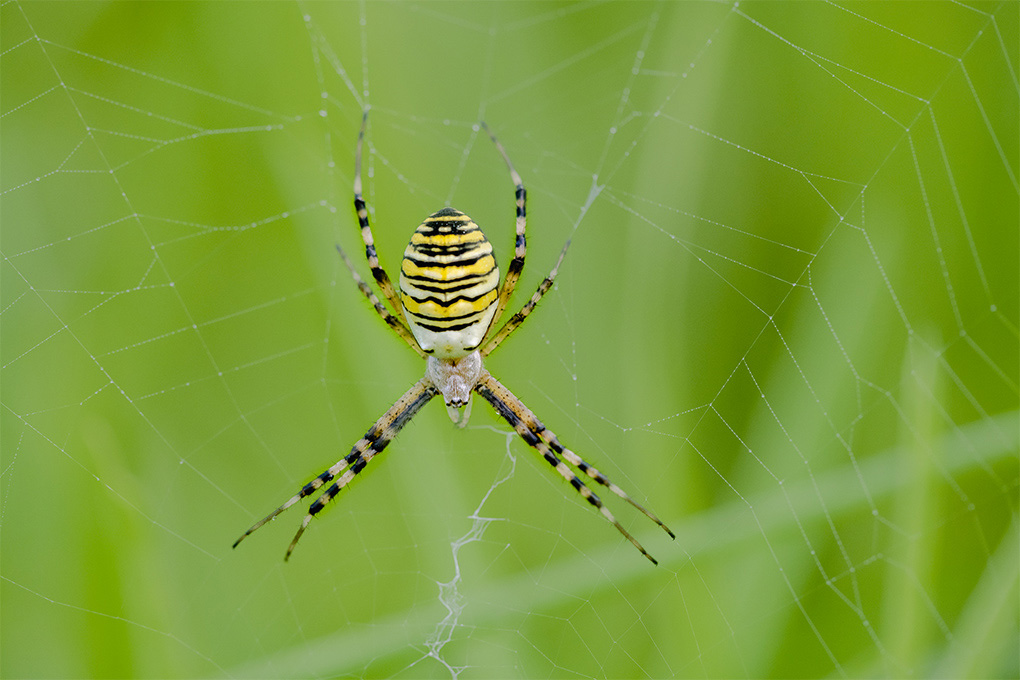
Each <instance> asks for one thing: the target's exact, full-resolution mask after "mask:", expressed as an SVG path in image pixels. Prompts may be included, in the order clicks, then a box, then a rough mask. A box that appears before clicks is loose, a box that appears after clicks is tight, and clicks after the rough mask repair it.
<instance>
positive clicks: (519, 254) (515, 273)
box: [482, 121, 528, 332]
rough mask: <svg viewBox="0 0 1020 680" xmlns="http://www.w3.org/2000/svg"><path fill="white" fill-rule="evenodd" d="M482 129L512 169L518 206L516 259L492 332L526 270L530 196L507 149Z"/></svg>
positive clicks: (502, 291)
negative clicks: (525, 232)
mask: <svg viewBox="0 0 1020 680" xmlns="http://www.w3.org/2000/svg"><path fill="white" fill-rule="evenodd" d="M482 127H483V128H485V131H486V132H488V133H489V138H490V139H492V143H493V144H495V145H496V149H497V150H498V151H499V154H500V155H501V156H503V160H504V161H506V167H507V168H509V169H510V179H511V180H513V183H514V201H515V203H516V206H517V236H516V239H515V241H514V257H513V259H512V260H510V264H509V265H507V269H506V276H505V277H504V278H503V287H502V288H501V289H500V291H499V299H498V300H497V301H496V312H495V314H493V315H492V321H490V322H489V329H488V330H492V329H493V328H495V326H496V324H497V323H498V322H499V317H500V316H502V315H503V310H504V309H506V304H507V302H509V301H510V296H511V295H512V294H513V292H514V287H516V286H517V280H518V279H519V278H521V272H522V271H523V270H524V256H525V255H526V254H527V251H528V240H527V238H526V237H525V236H524V229H525V227H526V226H527V210H526V204H527V200H528V196H527V192H526V191H525V190H524V182H523V181H522V180H521V176H520V175H519V174H517V171H516V170H514V164H513V163H511V162H510V156H508V155H507V153H506V149H504V148H503V145H502V144H500V143H499V140H498V139H496V135H494V134H493V133H492V130H490V129H489V126H488V125H486V124H485V122H484V121H483V122H482ZM487 332H488V331H487Z"/></svg>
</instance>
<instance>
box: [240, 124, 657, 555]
mask: <svg viewBox="0 0 1020 680" xmlns="http://www.w3.org/2000/svg"><path fill="white" fill-rule="evenodd" d="M367 124H368V110H367V109H366V110H365V111H364V114H363V115H362V119H361V131H360V132H359V133H358V143H357V150H356V152H355V156H354V209H355V211H356V212H357V215H358V224H359V225H360V227H361V238H362V240H363V241H364V244H365V257H366V259H367V260H368V266H369V267H370V268H371V270H372V275H373V276H374V277H375V280H376V283H377V284H378V285H379V288H380V290H381V291H382V293H383V295H384V296H385V297H386V300H387V301H388V302H389V304H390V306H391V307H392V309H393V312H395V313H390V311H389V310H387V309H386V307H385V306H383V305H382V303H380V301H379V298H378V297H377V296H376V294H375V293H374V292H373V290H372V289H371V288H370V287H369V286H368V284H366V283H365V281H364V279H362V278H361V276H359V275H358V272H357V270H356V269H355V268H354V265H353V264H352V263H351V261H350V259H349V258H348V257H347V255H346V254H345V253H344V251H343V250H342V249H341V248H340V246H339V245H338V246H337V251H338V252H339V253H340V257H341V258H342V259H343V261H344V264H345V265H347V268H348V269H349V270H350V273H351V276H352V277H353V278H354V282H355V283H356V284H357V286H358V288H359V289H360V290H361V292H362V294H363V295H364V296H365V297H366V298H367V299H368V301H369V302H370V303H371V304H372V306H373V307H374V308H375V311H376V312H377V313H378V314H379V316H380V317H382V319H383V321H385V322H386V324H387V325H388V326H389V327H390V328H392V329H393V330H394V331H395V332H396V334H397V335H399V336H400V337H401V338H402V339H403V340H404V341H405V342H406V343H407V344H408V345H409V346H410V347H411V349H413V350H414V351H415V352H417V353H418V355H419V356H421V357H422V358H423V359H425V377H423V378H422V379H421V380H419V381H418V382H417V383H415V384H414V386H413V387H411V389H409V390H408V391H407V392H405V393H404V395H403V396H402V397H400V399H398V400H397V403H395V404H394V405H393V406H392V407H391V408H390V410H388V411H387V412H386V413H384V414H383V416H382V417H381V418H379V420H377V421H376V422H375V424H374V425H372V427H371V429H369V431H368V432H366V433H365V436H364V437H362V438H361V439H360V440H358V442H357V443H356V444H355V445H354V446H353V447H352V448H351V452H350V453H349V454H347V455H346V456H344V457H343V458H341V459H340V460H338V461H337V462H336V463H334V464H333V465H332V466H330V467H329V469H328V470H326V471H324V472H323V473H322V474H320V475H318V476H317V477H315V478H314V479H312V481H310V482H308V483H307V484H305V485H304V486H303V487H302V488H301V490H300V491H299V492H298V493H296V494H295V495H294V496H292V497H291V498H290V499H288V500H287V502H285V503H284V504H283V505H281V506H280V507H279V508H277V509H276V510H274V511H273V512H271V513H269V515H267V516H266V517H264V518H263V519H261V520H259V521H258V522H256V523H255V524H254V525H253V526H252V527H251V528H250V529H248V530H247V531H245V532H244V534H242V535H241V537H240V538H238V539H237V541H235V542H234V547H235V548H236V547H237V545H238V544H239V543H240V542H241V541H243V540H244V539H245V538H247V537H248V535H249V534H251V533H252V532H254V531H255V530H256V529H258V528H259V527H261V526H263V525H264V524H266V523H267V522H269V521H270V520H272V519H274V518H275V517H276V516H277V515H279V514H280V513H281V512H283V511H284V510H286V509H287V508H289V507H290V506H292V505H294V504H295V503H297V502H298V501H300V500H301V499H302V498H305V497H306V496H310V495H312V494H313V493H315V492H316V491H317V490H318V489H320V488H321V487H323V486H324V485H326V484H328V483H329V482H332V484H331V485H330V486H329V488H327V489H326V491H325V492H323V493H322V495H320V496H319V497H318V498H317V499H316V500H315V501H314V502H313V503H312V504H311V506H310V507H309V508H308V513H307V514H306V515H305V517H304V520H303V521H302V522H301V526H300V527H299V528H298V530H297V534H295V536H294V540H292V541H291V543H290V546H289V547H288V548H287V554H286V556H285V557H284V560H288V559H289V558H290V555H291V553H292V552H293V551H294V547H295V546H296V545H297V542H298V540H299V539H300V538H301V535H302V534H303V533H304V532H305V529H307V528H308V524H309V523H310V522H311V521H312V518H313V517H315V515H317V514H318V513H319V512H320V511H321V510H322V509H323V508H324V507H326V504H327V503H329V502H330V501H331V500H333V498H334V497H335V496H336V495H337V494H338V493H340V490H341V489H343V488H344V487H345V486H347V485H348V484H349V483H350V482H351V480H352V479H354V477H355V475H357V474H358V473H359V472H361V471H362V470H364V469H365V466H366V465H368V463H369V461H371V460H372V459H373V458H374V457H375V456H376V455H378V454H379V453H381V452H382V451H383V449H385V448H386V446H387V445H388V444H389V443H390V442H391V441H393V439H394V437H396V436H397V433H398V432H400V430H401V428H403V427H404V426H405V425H406V424H407V423H408V422H410V420H411V418H413V417H414V416H415V414H417V413H418V411H419V410H421V408H422V407H423V406H425V404H427V403H428V402H429V400H431V399H432V398H433V397H435V396H437V395H440V394H441V395H443V399H444V401H445V402H446V409H447V412H448V413H449V416H450V419H451V420H452V421H453V422H454V424H456V425H457V426H458V427H464V426H465V425H466V424H467V421H468V417H469V416H470V412H471V396H472V395H471V393H472V392H477V393H478V394H479V395H480V396H481V397H482V398H483V399H485V400H486V401H487V402H489V403H490V404H492V407H493V408H494V409H495V410H496V412H497V413H498V414H499V415H500V416H502V417H503V418H504V419H505V420H506V421H507V422H508V423H509V424H510V426H511V427H513V429H514V430H515V431H516V432H517V434H518V435H520V437H521V438H522V439H523V440H524V441H525V442H527V444H528V445H529V446H531V447H533V448H535V449H536V450H537V451H538V452H539V453H540V454H542V457H543V458H544V459H545V461H546V462H547V463H549V465H551V466H552V467H553V468H554V469H555V470H556V472H558V473H559V474H560V475H561V476H562V477H563V478H564V479H566V480H567V481H568V482H569V483H570V485H571V486H573V487H574V489H576V490H577V492H578V493H580V494H581V496H582V497H583V498H584V499H585V500H586V501H588V502H589V503H590V504H591V505H593V506H594V507H595V508H596V509H598V511H599V512H600V513H602V516H603V517H605V518H606V519H607V520H608V521H609V522H610V523H611V524H612V525H613V526H614V527H616V529H617V530H618V531H619V532H620V533H621V534H623V535H624V536H625V537H626V538H627V540H629V541H630V542H631V543H633V544H634V546H635V547H636V548H637V549H638V550H640V551H641V554H642V555H644V556H645V557H647V558H648V559H649V560H651V561H652V563H653V564H658V562H657V561H656V559H655V558H654V557H652V556H651V555H649V554H648V552H647V551H646V550H645V549H644V548H643V547H642V546H641V544H640V543H638V541H637V539H635V538H634V537H633V536H631V535H630V533H628V532H627V530H626V529H624V528H623V526H622V525H621V524H620V523H619V522H618V521H616V518H615V517H613V514H612V513H611V512H610V511H609V509H608V508H606V507H605V506H604V505H603V503H602V500H601V499H599V497H598V496H596V495H595V494H594V493H592V491H591V489H589V488H588V487H587V486H586V485H585V483H584V482H582V481H581V480H580V479H579V478H578V476H577V475H576V474H574V472H573V471H572V470H571V468H570V467H568V465H567V463H569V464H570V465H573V466H574V467H575V468H577V469H578V470H579V471H580V472H581V473H582V474H584V475H587V476H588V477H589V478H590V479H592V480H594V481H595V482H597V483H599V484H601V485H602V486H605V487H607V488H608V489H609V490H610V491H612V492H613V493H614V494H616V495H617V496H619V497H620V498H623V499H624V500H625V501H627V502H628V503H630V504H631V505H633V506H634V507H635V508H637V509H638V510H640V511H641V512H642V513H644V514H645V515H646V516H647V517H648V518H649V519H651V520H652V521H653V522H655V523H656V524H658V525H659V526H660V527H662V528H663V529H664V530H665V531H666V533H668V534H669V536H670V538H675V536H674V534H673V532H672V531H670V530H669V528H668V527H667V526H666V525H665V524H663V523H662V522H661V521H660V520H659V518H658V517H656V516H655V515H654V514H652V513H651V512H649V511H648V510H646V509H645V508H643V507H642V506H641V505H640V504H638V503H637V502H636V501H635V500H634V499H632V498H631V497H630V496H628V495H627V493H626V492H624V491H623V489H621V488H620V487H618V486H617V485H616V484H613V483H612V482H611V481H609V480H608V479H607V478H606V476H605V475H603V474H602V473H601V472H599V471H598V470H596V469H595V468H594V467H592V466H591V465H589V464H588V463H586V462H585V461H584V460H582V458H581V457H580V456H578V455H577V454H576V453H574V452H573V451H571V450H570V449H568V448H566V447H564V446H563V445H562V444H560V441H559V440H558V439H557V438H556V435H554V434H553V433H552V431H550V430H549V429H547V428H546V427H545V426H544V425H543V424H542V423H541V421H539V419H538V418H537V417H535V414H534V413H532V412H531V410H530V409H529V408H528V407H527V406H525V405H524V404H523V403H522V402H521V400H520V399H518V398H517V397H515V396H514V395H513V394H512V393H511V392H510V390H508V389H507V388H506V387H504V386H503V385H502V383H500V382H499V381H498V380H496V379H495V378H494V377H492V375H490V374H489V372H488V371H487V370H485V368H484V367H483V365H482V359H483V358H484V357H486V356H488V355H489V354H490V353H492V351H493V350H494V349H496V347H498V346H499V344H500V343H501V342H503V341H504V340H506V338H507V336H509V335H510V334H511V333H513V332H514V331H515V330H516V329H517V328H518V327H519V326H520V325H521V323H523V322H524V320H525V319H526V318H528V315H529V314H531V312H532V311H533V310H534V309H535V305H536V304H538V301H539V300H540V299H541V298H542V296H543V295H545V293H546V292H547V291H548V290H549V288H550V287H551V286H552V283H553V279H554V278H555V277H556V272H557V271H558V270H559V267H560V264H561V263H562V262H563V257H564V255H566V252H567V248H568V247H569V246H570V241H569V240H568V241H567V243H566V245H564V246H563V250H562V251H561V252H560V255H559V259H558V260H557V261H556V265H555V266H554V267H553V268H552V271H551V272H550V273H549V275H548V276H547V277H545V279H544V280H543V281H542V283H541V284H539V286H538V290H537V291H535V293H534V295H532V296H531V299H530V300H529V301H528V302H527V303H526V304H525V305H524V306H523V307H522V308H521V310H520V311H518V312H517V313H516V314H514V315H513V316H512V317H510V319H509V320H508V321H507V322H506V323H505V324H503V326H502V327H500V328H499V330H495V329H496V328H497V324H498V322H499V319H500V317H501V316H502V314H503V311H504V310H505V308H506V304H507V302H508V301H509V299H510V295H511V294H512V293H513V291H514V287H515V286H516V285H517V280H518V279H519V278H520V276H521V270H522V269H523V268H524V255H525V252H526V249H527V248H526V240H525V237H524V229H525V224H526V219H525V202H526V194H525V191H524V183H523V182H522V181H521V176H520V175H519V174H518V173H517V171H516V170H515V169H514V166H513V163H511V162H510V157H509V156H508V155H507V153H506V150H505V149H504V148H503V145H502V144H500V143H499V140H498V139H496V136H495V135H494V134H493V133H492V131H491V130H489V128H488V126H487V125H485V123H484V122H483V123H482V127H483V128H484V129H485V131H486V132H487V133H488V134H489V137H490V138H491V139H492V142H493V144H494V145H495V146H496V149H497V150H498V151H499V153H500V155H501V156H502V157H503V160H504V161H505V162H506V165H507V168H508V169H509V170H510V177H511V179H512V180H513V183H514V195H515V202H516V206H517V221H516V226H517V238H516V242H515V247H514V256H513V259H512V260H510V266H509V267H508V268H507V273H506V277H505V278H504V279H503V285H502V287H500V286H499V268H498V267H497V266H496V261H495V257H494V254H493V252H492V244H490V243H489V241H488V239H487V238H486V237H485V235H484V234H483V233H482V231H481V229H479V228H478V225H477V224H475V223H474V222H473V221H471V219H470V218H469V217H468V216H467V215H465V214H464V213H462V212H460V211H458V210H454V209H453V208H443V209H442V210H440V211H438V212H435V213H433V214H431V215H429V216H428V217H427V218H425V221H424V222H422V223H421V224H420V225H419V226H418V228H417V229H416V230H415V232H414V234H412V235H411V242H410V243H409V244H408V246H407V249H406V250H405V251H404V260H403V262H402V264H401V267H400V279H399V281H400V284H399V286H400V287H399V294H398V292H397V290H396V289H394V287H393V284H392V283H391V282H390V278H389V276H387V274H386V270H384V269H383V268H382V266H381V265H380V264H379V257H378V255H377V254H376V250H375V245H374V239H373V238H372V229H371V227H370V226H369V222H368V210H367V208H366V207H365V199H364V198H363V197H362V193H361V155H362V147H363V145H364V141H365V129H366V126H367ZM564 461H566V462H564Z"/></svg>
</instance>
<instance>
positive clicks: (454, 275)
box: [400, 208, 499, 359]
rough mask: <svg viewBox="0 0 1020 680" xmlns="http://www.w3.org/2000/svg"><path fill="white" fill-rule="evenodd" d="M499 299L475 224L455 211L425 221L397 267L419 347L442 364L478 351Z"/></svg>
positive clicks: (487, 247)
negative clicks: (443, 360)
mask: <svg viewBox="0 0 1020 680" xmlns="http://www.w3.org/2000/svg"><path fill="white" fill-rule="evenodd" d="M498 296H499V267H497V266H496V258H495V256H494V255H493V252H492V244H491V243H489V239H487V238H485V234H483V233H482V230H481V229H479V228H478V225H477V224H475V223H474V222H473V221H471V218H470V217H468V216H467V215H465V214H464V213H462V212H460V211H459V210H454V209H453V208H443V209H442V210H440V211H439V212H436V213H433V214H432V215H429V216H428V217H427V218H425V221H424V222H422V223H421V225H419V227H418V228H417V229H416V230H415V232H414V234H413V235H412V236H411V242H410V243H408V244H407V249H406V250H405V251H404V261H403V263H401V266H400V302H401V304H402V305H403V307H404V316H405V317H407V324H408V326H410V328H411V332H412V333H413V334H414V338H415V340H417V341H418V344H419V345H420V346H421V348H422V349H423V350H425V351H426V352H428V353H430V354H432V355H433V356H435V357H437V358H440V359H457V358H460V357H462V356H465V355H467V354H470V353H471V352H473V351H475V350H476V349H478V346H479V345H480V344H481V342H482V340H483V339H484V337H485V331H486V330H487V329H488V328H489V322H490V321H492V315H493V313H494V312H495V311H496V299H497V298H498Z"/></svg>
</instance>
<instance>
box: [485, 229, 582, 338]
mask: <svg viewBox="0 0 1020 680" xmlns="http://www.w3.org/2000/svg"><path fill="white" fill-rule="evenodd" d="M569 247H570V241H569V240H568V241H567V242H566V243H565V244H564V245H563V250H561V251H560V256H559V259H557V260H556V264H555V265H553V268H552V271H551V272H549V276H547V277H545V278H544V279H542V283H540V284H538V290H536V291H535V293H534V295H532V296H531V299H530V300H528V301H527V303H525V305H524V306H523V307H521V311H519V312H517V313H516V314H514V315H513V316H512V317H510V319H509V320H508V321H507V322H506V323H505V324H503V327H502V328H500V329H499V331H498V332H497V333H496V334H495V335H493V336H492V337H491V338H489V341H488V342H487V343H486V344H485V346H484V347H482V350H481V351H482V356H483V357H487V356H489V354H491V353H492V350H494V349H496V348H497V347H498V346H499V343H501V342H503V341H504V340H506V338H507V336H508V335H510V334H511V333H513V332H514V331H515V330H517V327H518V326H520V325H521V324H522V323H524V320H525V319H527V318H528V315H529V314H531V312H532V311H533V310H534V309H535V305H537V304H538V301H539V300H541V299H542V296H543V295H545V294H546V293H547V292H548V291H549V289H550V288H552V284H553V280H554V279H555V278H556V274H557V273H558V272H559V270H560V264H561V263H562V262H563V258H564V257H565V256H566V254H567V248H569Z"/></svg>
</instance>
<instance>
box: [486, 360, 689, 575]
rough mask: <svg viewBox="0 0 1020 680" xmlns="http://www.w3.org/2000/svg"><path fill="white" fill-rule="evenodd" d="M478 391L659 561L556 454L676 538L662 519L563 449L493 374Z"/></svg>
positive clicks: (631, 540) (606, 515)
mask: <svg viewBox="0 0 1020 680" xmlns="http://www.w3.org/2000/svg"><path fill="white" fill-rule="evenodd" d="M475 391H476V392H478V394H480V395H481V396H482V397H483V398H485V400H486V401H488V402H489V403H490V404H492V406H493V408H495V409H496V412H497V413H499V415H501V416H503V418H504V419H506V421H507V422H508V423H510V425H511V427H513V428H514V430H515V431H516V432H517V434H519V435H520V436H521V439H523V440H524V441H525V442H527V444H528V445H529V446H531V447H533V448H535V449H536V450H538V452H539V453H541V454H542V457H543V458H545V460H546V462H548V463H549V464H550V465H552V466H553V468H555V470H556V471H557V472H558V473H560V475H561V476H562V477H563V478H564V479H566V480H567V481H568V482H570V485H571V486H573V487H574V488H575V489H576V490H577V492H578V493H580V494H581V496H582V497H583V498H584V499H585V500H587V501H588V502H589V503H591V504H592V505H593V506H595V508H596V509H598V511H599V512H600V513H601V514H602V516H603V517H605V518H606V519H607V520H608V521H609V522H610V524H612V525H613V526H614V527H616V529H617V531H619V532H620V533H621V534H623V535H624V537H626V538H627V540H629V541H630V542H631V543H633V544H634V547H636V548H637V549H638V550H639V551H640V552H641V554H642V555H644V556H645V557H647V558H648V559H649V560H650V561H651V562H652V564H658V561H657V560H656V559H655V558H654V557H652V556H651V555H649V554H648V551H646V550H645V549H644V547H642V545H641V544H640V543H638V541H637V539H636V538H634V537H633V536H631V535H630V533H628V531H627V530H626V529H624V528H623V526H622V525H621V524H620V523H619V522H618V521H616V518H615V517H613V514H612V513H611V512H610V511H609V509H608V508H606V507H605V505H603V503H602V500H601V499H600V498H599V497H598V496H596V495H595V494H594V493H592V491H591V489H589V488H588V487H587V486H585V484H584V482H582V481H581V480H580V479H579V478H578V477H577V475H575V474H574V473H573V472H572V471H571V470H570V468H568V467H567V465H566V463H564V462H563V461H562V460H561V459H560V458H559V456H557V455H556V454H557V453H559V454H560V455H562V456H563V457H564V458H566V459H567V460H568V461H570V462H571V463H572V464H573V465H575V466H576V467H577V468H578V469H580V470H581V471H582V472H583V473H585V474H587V475H588V477H590V478H591V479H594V480H595V481H596V482H598V483H599V484H602V485H603V486H606V487H607V488H609V490H610V491H612V492H613V493H615V494H616V495H618V496H620V497H621V498H623V499H624V500H626V501H627V502H629V503H630V504H631V505H633V506H634V507H636V508H637V509H639V510H640V511H641V512H643V513H644V514H645V515H646V516H648V517H649V518H650V519H651V520H652V521H654V522H655V523H656V524H658V525H659V526H660V527H662V528H663V529H665V531H666V533H668V534H669V535H670V536H671V537H674V538H675V536H674V535H673V532H672V531H670V530H669V528H667V527H666V525H665V524H663V523H662V522H661V521H659V519H658V518H657V517H656V516H655V515H653V514H652V513H650V512H648V511H647V510H645V509H644V508H643V507H641V506H640V505H639V504H638V503H636V502H635V501H634V500H633V499H631V497H630V496H628V495H627V494H626V493H625V492H624V491H623V490H622V489H621V488H620V487H618V486H616V485H615V484H613V483H612V482H610V481H609V480H608V479H606V477H605V475H603V474H602V473H601V472H599V471H598V470H596V469H595V468H593V467H592V466H590V465H588V464H587V463H585V462H584V460H582V459H581V457H580V456H578V455H577V454H576V453H574V452H573V451H571V450H570V449H567V448H564V447H563V446H562V445H560V443H559V441H558V440H557V439H556V436H555V435H554V434H553V433H552V432H550V431H549V430H547V429H546V428H545V426H544V425H542V423H541V422H540V421H539V420H538V418H536V417H535V414H534V413H532V412H531V410H530V409H529V408H528V407H527V406H525V405H524V403H523V402H521V400H520V399H518V398H517V397H515V396H514V395H513V394H512V393H511V392H510V390H508V389H507V388H506V387H504V386H503V385H502V384H501V383H500V382H499V381H498V380H496V379H495V378H493V377H492V376H491V375H489V374H487V373H486V374H484V375H483V377H482V378H481V379H480V380H479V381H478V385H476V386H475Z"/></svg>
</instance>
